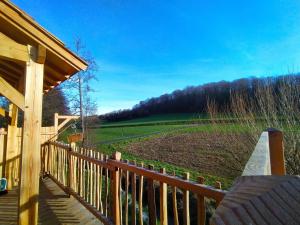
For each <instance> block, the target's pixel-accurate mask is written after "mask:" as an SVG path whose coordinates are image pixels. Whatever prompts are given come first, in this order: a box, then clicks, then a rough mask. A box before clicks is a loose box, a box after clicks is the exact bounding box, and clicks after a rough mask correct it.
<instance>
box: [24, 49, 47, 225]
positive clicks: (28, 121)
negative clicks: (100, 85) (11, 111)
mask: <svg viewBox="0 0 300 225" xmlns="http://www.w3.org/2000/svg"><path fill="white" fill-rule="evenodd" d="M28 51H29V53H30V60H29V61H28V62H27V63H26V74H25V76H26V77H25V78H26V80H25V107H24V125H23V141H22V158H21V182H20V193H19V195H20V197H19V224H20V225H36V224H37V223H38V196H39V181H40V179H39V174H40V166H41V162H40V160H41V159H40V148H41V146H40V145H41V143H40V142H41V140H40V139H41V120H42V100H43V78H44V64H43V63H37V61H38V59H39V55H38V51H37V48H35V47H32V46H28Z"/></svg>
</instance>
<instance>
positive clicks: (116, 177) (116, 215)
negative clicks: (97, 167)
mask: <svg viewBox="0 0 300 225" xmlns="http://www.w3.org/2000/svg"><path fill="white" fill-rule="evenodd" d="M113 159H114V160H117V161H120V160H121V153H120V152H115V153H114V154H113ZM112 178H113V180H112V181H113V182H112V200H113V202H112V213H113V222H114V224H115V225H120V224H121V220H120V204H121V203H120V193H119V191H120V190H119V188H120V184H119V182H120V171H119V168H115V170H114V171H112Z"/></svg>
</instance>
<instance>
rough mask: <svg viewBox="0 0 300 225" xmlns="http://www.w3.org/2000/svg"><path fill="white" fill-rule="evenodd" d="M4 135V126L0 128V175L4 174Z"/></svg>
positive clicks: (5, 133)
mask: <svg viewBox="0 0 300 225" xmlns="http://www.w3.org/2000/svg"><path fill="white" fill-rule="evenodd" d="M6 136H7V132H6V131H5V129H4V128H0V176H1V177H4V176H5V158H6V149H5V148H6Z"/></svg>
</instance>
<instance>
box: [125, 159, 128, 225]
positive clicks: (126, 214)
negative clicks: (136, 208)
mask: <svg viewBox="0 0 300 225" xmlns="http://www.w3.org/2000/svg"><path fill="white" fill-rule="evenodd" d="M126 163H128V160H127V161H126ZM128 200H129V171H128V170H126V171H125V225H128V221H129V218H128V209H129V206H128Z"/></svg>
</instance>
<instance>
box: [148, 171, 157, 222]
mask: <svg viewBox="0 0 300 225" xmlns="http://www.w3.org/2000/svg"><path fill="white" fill-rule="evenodd" d="M148 169H149V170H154V166H153V165H149V166H148ZM147 189H148V196H147V197H148V211H149V215H148V218H149V225H156V205H155V189H154V183H153V180H152V179H151V178H150V177H148V178H147Z"/></svg>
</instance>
